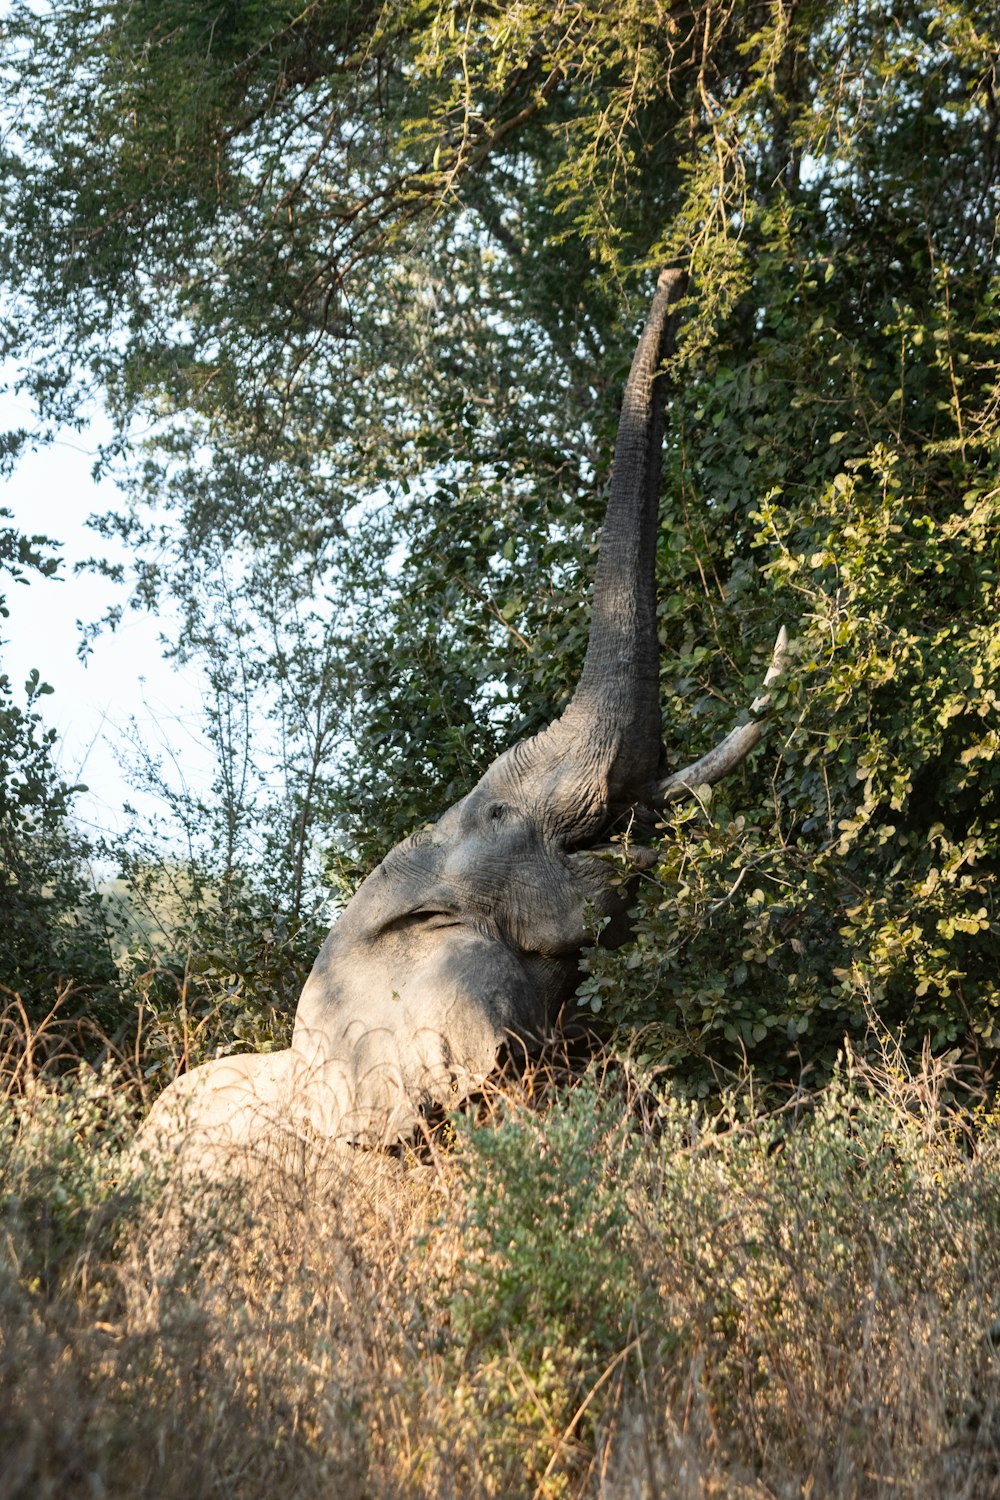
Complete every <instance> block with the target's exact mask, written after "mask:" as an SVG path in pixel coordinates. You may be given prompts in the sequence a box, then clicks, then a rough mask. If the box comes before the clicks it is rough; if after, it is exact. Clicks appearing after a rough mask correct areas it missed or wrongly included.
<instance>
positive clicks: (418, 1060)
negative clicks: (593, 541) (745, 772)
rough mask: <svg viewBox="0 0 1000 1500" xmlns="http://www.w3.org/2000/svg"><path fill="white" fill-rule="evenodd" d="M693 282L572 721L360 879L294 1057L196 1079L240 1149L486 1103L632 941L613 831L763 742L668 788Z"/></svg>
mask: <svg viewBox="0 0 1000 1500" xmlns="http://www.w3.org/2000/svg"><path fill="white" fill-rule="evenodd" d="M684 287H685V277H684V275H683V273H682V272H680V271H673V270H667V271H664V272H663V273H662V274H661V275H660V278H659V282H658V284H657V288H656V292H655V295H654V297H653V300H652V304H651V307H650V310H649V315H648V317H647V320H646V325H645V328H644V330H643V333H642V336H641V338H640V341H639V345H638V348H637V349H636V352H635V356H634V358H633V361H632V367H631V371H630V373H629V377H628V382H627V384H626V388H625V394H624V399H623V403H622V410H621V418H620V423H619V429H618V438H617V444H616V447H615V458H614V468H613V474H612V483H611V494H610V498H609V502H608V508H607V515H606V518H605V523H604V527H603V530H602V534H601V541H600V549H599V556H598V564H597V573H596V579H595V583H594V595H593V606H592V617H591V627H590V635H589V639H588V645H587V651H586V656H585V660H584V665H583V671H582V674H581V677H580V681H579V684H578V686H577V688H576V691H575V693H574V694H573V697H572V699H571V701H570V703H569V705H568V707H567V708H566V710H565V712H564V713H563V714H562V715H561V717H560V718H559V719H557V720H556V721H555V722H554V723H552V724H551V725H550V726H549V727H548V728H547V729H545V730H544V731H542V732H541V733H540V734H537V735H535V736H534V737H533V738H531V739H528V740H524V741H522V742H521V743H519V744H516V745H514V746H513V747H512V748H511V749H509V750H507V751H506V752H505V753H504V754H503V755H501V756H500V757H499V758H498V759H497V760H496V761H495V762H494V763H493V765H491V766H490V768H489V770H488V771H487V772H486V774H485V775H484V776H483V777H482V779H481V780H480V781H479V783H478V784H477V785H476V786H475V787H473V788H472V790H471V791H470V792H469V793H468V795H467V796H465V797H463V798H462V800H461V801H460V802H458V803H456V804H455V805H454V806H453V807H451V808H449V809H448V811H447V812H445V813H444V814H443V816H442V817H441V818H439V819H438V821H437V822H436V823H434V824H433V825H432V826H430V827H428V828H426V829H423V830H421V831H420V832H418V833H416V834H414V835H413V836H412V837H410V838H408V839H406V840H404V841H403V843H401V844H399V845H397V846H396V848H394V849H393V850H391V851H390V853H389V854H387V855H386V857H385V859H384V860H383V861H382V863H381V864H380V865H379V866H378V868H377V869H376V870H375V871H374V872H373V873H372V874H371V875H370V876H369V877H368V879H367V880H365V881H364V883H363V884H362V885H361V887H360V888H359V889H358V891H357V892H356V894H355V895H354V897H353V898H352V900H351V901H350V902H349V904H348V905H347V907H346V908H345V910H344V911H343V913H342V914H341V916H340V917H339V919H338V921H337V922H336V923H335V925H334V926H333V928H332V930H331V932H330V934H329V936H328V937H327V939H326V942H325V943H324V945H323V948H322V950H321V951H320V954H319V956H318V958H317V960H316V963H315V965H314V967H313V970H312V973H311V974H310V976H309V979H308V980H307V982H306V985H305V987H304V989H303V992H302V996H301V999H300V1001H299V1006H298V1010H297V1013H296V1019H295V1028H294V1034H293V1039H292V1044H291V1049H290V1052H289V1053H288V1054H280V1055H278V1056H277V1057H274V1056H272V1057H271V1058H270V1059H269V1060H267V1062H266V1065H265V1064H264V1063H262V1062H260V1061H259V1060H257V1059H252V1058H247V1059H239V1058H236V1059H228V1060H227V1061H226V1064H225V1067H226V1069H227V1070H228V1071H227V1072H226V1075H225V1081H224V1082H223V1081H222V1080H221V1077H220V1083H222V1087H223V1089H224V1090H225V1091H228V1095H229V1099H228V1102H227V1100H223V1099H220V1097H219V1089H218V1088H216V1087H215V1086H214V1085H213V1083H212V1077H211V1069H212V1068H213V1067H215V1068H218V1066H219V1065H213V1064H209V1065H208V1067H207V1069H206V1070H203V1071H204V1072H205V1073H206V1076H205V1078H204V1080H203V1081H202V1083H197V1082H196V1083H194V1084H192V1083H191V1082H189V1081H187V1080H182V1081H181V1082H182V1084H183V1090H182V1091H183V1094H184V1098H185V1099H186V1100H187V1101H188V1102H189V1103H190V1101H191V1100H192V1099H193V1098H195V1097H196V1096H199V1097H200V1098H201V1099H202V1100H203V1101H204V1103H203V1105H202V1106H199V1107H200V1108H201V1110H202V1113H203V1114H204V1116H205V1119H206V1120H207V1119H209V1118H211V1120H212V1121H213V1122H218V1121H220V1120H225V1119H226V1118H230V1119H231V1120H233V1121H236V1120H237V1119H238V1120H239V1122H240V1124H239V1128H238V1130H236V1127H235V1126H234V1127H233V1128H234V1131H235V1133H236V1134H237V1135H239V1136H240V1137H241V1138H243V1137H245V1136H246V1133H247V1130H248V1129H250V1125H249V1122H250V1121H251V1120H252V1118H253V1117H254V1111H253V1109H252V1108H251V1107H250V1106H251V1104H252V1103H254V1102H257V1103H261V1104H267V1106H268V1111H267V1113H269V1116H270V1117H272V1118H273V1116H274V1115H275V1114H277V1115H279V1116H280V1115H281V1114H282V1113H283V1112H286V1113H287V1112H289V1111H290V1112H293V1113H294V1114H295V1115H296V1117H297V1118H300V1119H301V1118H302V1117H303V1116H304V1117H305V1118H306V1119H307V1120H308V1121H309V1123H310V1125H311V1127H312V1128H313V1129H314V1130H316V1131H318V1132H319V1133H320V1134H321V1135H322V1136H324V1137H326V1138H330V1139H335V1140H336V1139H340V1140H347V1141H352V1142H355V1143H380V1142H388V1141H392V1140H397V1139H400V1138H404V1137H405V1136H407V1135H408V1134H409V1133H410V1132H411V1131H412V1130H413V1128H414V1126H415V1124H416V1122H417V1119H418V1117H419V1116H420V1114H421V1112H422V1111H425V1110H426V1109H427V1108H428V1107H429V1106H433V1105H449V1104H453V1103H455V1102H457V1101H458V1100H459V1099H461V1098H462V1097H464V1096H465V1095H467V1094H468V1093H469V1092H471V1091H472V1090H474V1089H476V1088H478V1087H479V1086H480V1085H481V1083H482V1082H483V1080H484V1079H485V1078H486V1076H487V1075H488V1074H489V1073H490V1072H491V1070H492V1069H493V1068H494V1067H495V1065H496V1060H497V1055H498V1052H499V1051H500V1049H501V1047H503V1046H504V1045H505V1044H508V1045H509V1044H511V1043H512V1042H513V1043H515V1044H517V1045H520V1046H523V1047H526V1048H532V1047H534V1045H535V1044H536V1043H537V1042H538V1041H539V1040H540V1039H541V1038H543V1037H544V1036H545V1035H546V1033H547V1032H548V1031H549V1029H550V1027H551V1026H552V1024H553V1022H554V1020H555V1018H556V1016H557V1013H558V1012H559V1010H560V1008H561V1007H562V1005H563V1004H564V1002H565V1001H566V999H567V998H568V997H569V995H570V994H571V993H572V991H573V989H574V987H575V984H576V980H577V974H578V960H579V955H580V950H581V948H582V947H583V946H584V944H585V943H586V942H587V941H588V940H589V939H591V938H592V936H593V934H594V932H595V930H596V927H597V925H602V926H605V927H606V933H605V938H606V940H608V939H609V940H611V941H619V940H621V939H622V938H623V937H624V936H625V935H626V934H627V920H626V918H625V912H624V905H623V902H622V900H621V897H620V896H619V895H618V894H617V893H616V890H615V888H614V884H613V881H612V879H611V878H610V876H611V870H610V869H609V865H608V862H607V861H606V860H605V859H603V858H602V857H601V855H600V852H599V850H600V848H601V846H602V845H604V846H605V847H606V844H607V840H608V838H609V836H611V835H613V834H614V832H615V830H616V828H619V827H622V826H623V825H624V823H625V822H626V820H633V821H634V820H635V819H636V817H637V816H638V819H639V822H640V823H641V822H642V821H643V819H644V818H645V819H646V821H647V822H648V821H651V819H650V814H651V813H652V812H653V811H654V810H655V809H656V808H657V807H658V806H661V805H662V803H663V802H664V801H665V800H667V799H669V798H670V797H673V796H676V795H679V794H680V793H681V792H682V791H683V790H684V788H685V787H690V786H696V785H699V784H701V783H703V782H705V781H714V780H717V779H718V778H719V777H720V776H722V775H724V774H725V773H726V771H727V770H729V769H730V768H731V767H732V765H734V764H736V763H737V762H738V761H739V760H741V759H742V758H743V756H744V755H745V754H746V753H747V751H748V750H749V749H750V748H751V746H752V744H753V743H755V742H756V738H757V737H758V736H759V731H758V730H757V727H756V725H755V724H750V725H746V726H744V728H743V729H742V730H739V731H736V734H735V737H734V736H730V738H729V740H727V741H726V742H725V743H724V745H723V746H722V747H719V749H718V750H716V751H713V752H711V753H710V755H709V756H707V757H705V758H703V760H702V761H700V762H698V763H696V765H694V766H692V767H689V768H688V770H687V771H686V772H682V773H680V774H679V775H678V776H675V777H673V778H671V780H670V781H669V782H664V781H661V780H660V779H659V777H660V774H661V753H662V751H661V739H660V709H659V659H658V642H657V629H656V592H655V557H656V534H657V527H658V490H659V476H660V467H661V448H662V436H663V412H664V389H663V387H664V379H665V377H664V373H663V365H664V360H665V359H666V358H667V357H668V356H669V354H670V352H671V350H672V346H673V340H674V333H675V324H676V316H677V313H676V304H677V302H678V300H679V298H680V297H681V295H682V294H683V291H684ZM638 862H639V863H641V862H642V853H641V851H640V854H639V858H638ZM234 1069H235V1070H236V1072H235V1073H234ZM237 1075H238V1076H237ZM169 1092H170V1091H169V1090H168V1094H169ZM227 1111H228V1114H227ZM162 1114H163V1111H162V1110H161V1115H162ZM212 1129H215V1123H213V1126H212Z"/></svg>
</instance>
